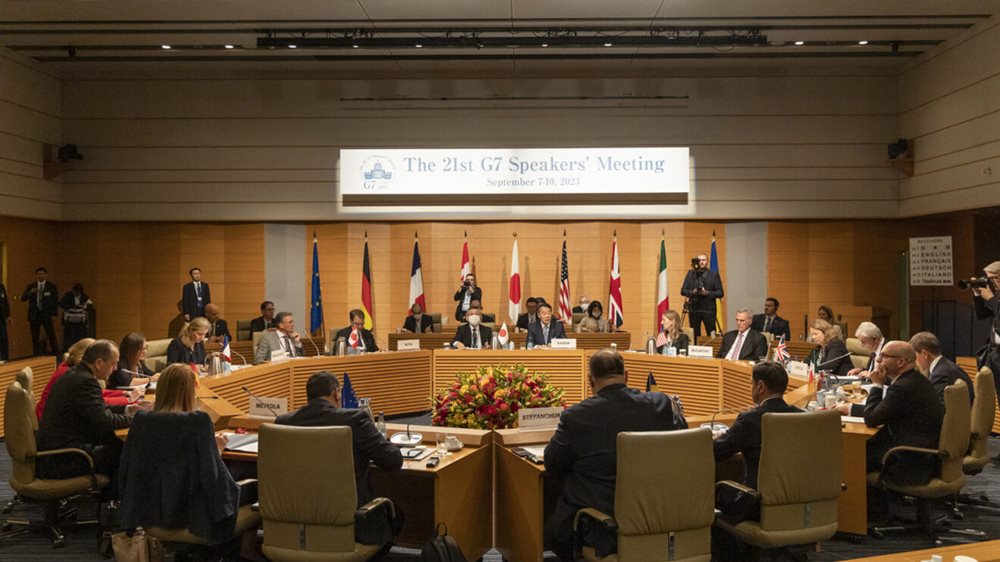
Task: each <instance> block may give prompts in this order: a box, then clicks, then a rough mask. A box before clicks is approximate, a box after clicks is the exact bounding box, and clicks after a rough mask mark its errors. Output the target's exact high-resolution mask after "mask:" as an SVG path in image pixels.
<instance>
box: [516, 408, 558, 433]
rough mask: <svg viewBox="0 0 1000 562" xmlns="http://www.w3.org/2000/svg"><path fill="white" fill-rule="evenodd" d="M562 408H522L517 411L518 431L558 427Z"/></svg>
mask: <svg viewBox="0 0 1000 562" xmlns="http://www.w3.org/2000/svg"><path fill="white" fill-rule="evenodd" d="M562 413H563V409H562V408H558V407H556V408H524V409H522V410H518V411H517V427H518V429H536V428H539V427H555V426H557V425H559V416H560V415H562Z"/></svg>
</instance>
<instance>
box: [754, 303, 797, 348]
mask: <svg viewBox="0 0 1000 562" xmlns="http://www.w3.org/2000/svg"><path fill="white" fill-rule="evenodd" d="M779 306H780V303H778V299H776V298H774V297H767V300H765V301H764V314H754V316H753V322H751V323H750V327H751V328H753V329H754V330H757V331H758V332H761V333H764V332H768V333H770V334H772V335H773V336H774V338H775V339H777V338H780V337H782V336H784V337H785V341H788V340H790V339H792V329H791V326H789V324H788V320H785V319H784V318H782V317H780V316H778V307H779Z"/></svg>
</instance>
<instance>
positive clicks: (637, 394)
mask: <svg viewBox="0 0 1000 562" xmlns="http://www.w3.org/2000/svg"><path fill="white" fill-rule="evenodd" d="M589 367H590V368H589V371H588V373H587V378H588V379H589V381H590V385H591V387H592V388H593V389H594V396H592V397H590V398H588V399H586V400H584V401H582V402H580V403H578V404H576V405H574V406H571V407H569V408H568V409H566V410H565V411H564V412H563V413H562V415H561V416H560V417H559V427H558V428H557V429H556V432H555V434H554V435H553V436H552V439H551V440H550V441H549V444H548V445H546V447H545V472H546V474H547V475H549V476H552V477H565V478H566V485H565V488H564V489H563V493H562V495H561V496H560V497H559V501H558V503H557V504H556V508H555V510H554V512H553V513H552V515H551V516H550V517H548V518H547V520H546V521H545V539H546V540H545V542H546V546H547V547H548V548H550V549H551V550H552V551H553V552H555V553H556V554H557V555H558V556H559V558H560V559H561V560H573V518H574V516H575V515H576V512H577V511H578V510H580V509H581V508H584V507H594V508H597V509H598V510H600V511H602V512H603V513H607V514H608V515H611V516H614V507H615V478H616V476H617V474H618V464H617V461H618V445H617V438H618V433H619V432H622V431H670V430H674V429H686V428H687V422H686V421H685V420H684V416H683V414H681V413H680V412H675V411H674V405H673V402H672V401H671V400H670V399H669V398H668V397H667V396H666V395H665V394H663V393H660V392H641V391H639V390H637V389H634V388H629V387H628V386H627V383H628V373H627V372H626V371H625V360H624V359H622V356H621V355H620V354H619V353H618V352H617V351H613V350H610V349H602V350H600V351H598V352H597V353H595V354H593V355H592V356H591V357H590V364H589ZM582 539H583V541H584V542H585V543H587V544H591V545H594V546H595V547H597V548H598V552H597V555H598V556H605V555H606V554H609V553H610V552H613V551H614V538H613V537H606V536H602V535H600V534H599V532H596V531H595V533H594V534H590V533H587V534H585V536H584V537H582Z"/></svg>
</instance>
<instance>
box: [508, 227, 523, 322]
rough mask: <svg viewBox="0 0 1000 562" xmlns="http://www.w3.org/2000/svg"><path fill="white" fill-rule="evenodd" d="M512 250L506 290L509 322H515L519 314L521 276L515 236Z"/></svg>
mask: <svg viewBox="0 0 1000 562" xmlns="http://www.w3.org/2000/svg"><path fill="white" fill-rule="evenodd" d="M514 236H515V238H514V249H513V250H511V256H510V287H508V289H507V315H508V316H509V317H510V321H511V322H517V317H518V315H520V314H521V274H520V272H519V269H518V265H517V235H516V234H515V235H514Z"/></svg>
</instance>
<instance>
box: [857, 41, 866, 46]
mask: <svg viewBox="0 0 1000 562" xmlns="http://www.w3.org/2000/svg"><path fill="white" fill-rule="evenodd" d="M867 44H868V41H858V45H867Z"/></svg>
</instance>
